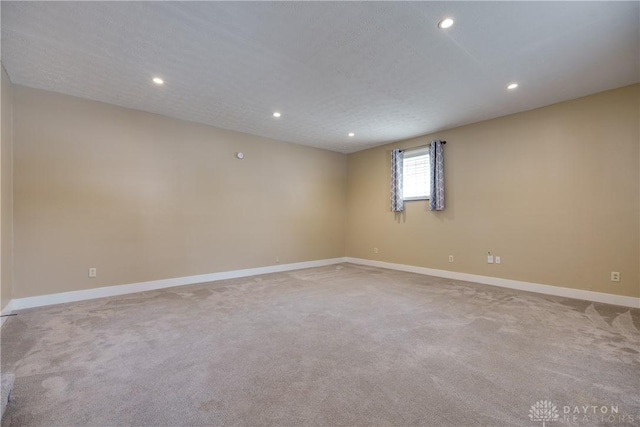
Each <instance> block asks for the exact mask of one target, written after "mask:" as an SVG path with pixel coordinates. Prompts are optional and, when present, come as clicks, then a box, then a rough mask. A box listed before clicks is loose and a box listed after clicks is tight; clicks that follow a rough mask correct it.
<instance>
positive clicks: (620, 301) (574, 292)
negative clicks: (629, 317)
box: [346, 257, 640, 308]
mask: <svg viewBox="0 0 640 427" xmlns="http://www.w3.org/2000/svg"><path fill="white" fill-rule="evenodd" d="M346 262H350V263H353V264H360V265H367V266H370V267H380V268H388V269H391V270H399V271H407V272H409V273H418V274H425V275H428V276H436V277H444V278H446V279H456V280H464V281H467V282H476V283H482V284H485V285H492V286H500V287H502V288H509V289H518V290H521V291H528V292H535V293H538V294H547V295H555V296H559V297H566V298H574V299H581V300H586V301H593V302H601V303H605V304H613V305H621V306H625V307H632V308H640V298H634V297H627V296H623V295H614V294H605V293H602V292H593V291H583V290H581V289H571V288H563V287H560V286H550V285H542V284H539V283H530V282H521V281H519V280H511V279H501V278H499V277H490V276H479V275H476V274H467V273H458V272H455V271H448V270H436V269H433V268H426V267H416V266H413V265H406V264H393V263H390V262H384V261H374V260H370V259H362V258H350V257H347V258H346Z"/></svg>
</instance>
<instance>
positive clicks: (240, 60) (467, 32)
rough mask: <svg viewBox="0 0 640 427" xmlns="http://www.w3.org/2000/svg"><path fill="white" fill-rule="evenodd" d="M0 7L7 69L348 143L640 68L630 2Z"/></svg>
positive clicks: (298, 136)
mask: <svg viewBox="0 0 640 427" xmlns="http://www.w3.org/2000/svg"><path fill="white" fill-rule="evenodd" d="M1 7H2V63H3V64H4V66H5V68H6V69H7V71H8V73H9V75H10V77H11V79H12V81H13V82H14V83H16V84H20V85H26V86H31V87H36V88H41V89H47V90H52V91H56V92H61V93H65V94H69V95H75V96H79V97H83V98H89V99H93V100H97V101H103V102H108V103H111V104H116V105H121V106H124V107H129V108H135V109H139V110H144V111H150V112H154V113H159V114H163V115H166V116H170V117H176V118H181V119H186V120H191V121H195V122H200V123H206V124H210V125H213V126H217V127H221V128H226V129H233V130H238V131H242V132H247V133H251V134H255V135H261V136H266V137H270V138H275V139H279V140H284V141H290V142H294V143H299V144H305V145H311V146H314V147H321V148H326V149H329V150H335V151H340V152H345V153H349V152H354V151H358V150H362V149H364V148H368V147H371V146H375V145H380V144H382V143H386V142H391V141H397V140H401V139H405V138H410V137H415V136H419V135H423V134H427V133H431V132H435V131H439V130H443V129H447V128H451V127H455V126H459V125H462V124H466V123H473V122H476V121H479V120H484V119H488V118H492V117H498V116H502V115H506V114H510V113H515V112H518V111H524V110H528V109H532V108H535V107H540V106H544V105H549V104H553V103H556V102H559V101H564V100H568V99H573V98H577V97H580V96H584V95H587V94H590V93H595V92H599V91H602V90H606V89H611V88H616V87H621V86H625V85H629V84H632V83H636V82H638V81H640V32H639V31H640V30H639V28H640V3H639V2H8V1H2V6H1ZM447 16H450V17H452V18H454V19H455V25H454V26H453V27H452V28H450V29H448V30H440V29H438V28H437V23H438V21H439V20H440V19H442V18H443V17H447ZM153 76H160V77H162V78H164V79H165V81H166V84H165V85H164V86H163V87H158V86H155V85H154V84H152V83H151V78H152V77H153ZM512 81H517V82H518V83H520V87H519V88H518V89H516V90H515V91H507V90H506V89H505V86H506V85H507V84H508V83H510V82H512ZM274 111H280V112H281V113H282V117H281V118H280V119H274V118H273V117H272V113H273V112H274ZM348 132H355V133H356V136H355V137H354V138H349V137H348V136H347V133H348Z"/></svg>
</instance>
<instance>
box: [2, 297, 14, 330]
mask: <svg viewBox="0 0 640 427" xmlns="http://www.w3.org/2000/svg"><path fill="white" fill-rule="evenodd" d="M11 313H13V300H10V301H9V302H8V303H7V305H5V306H4V308H3V309H2V311H0V315H2V316H6V315H7V314H11ZM7 319H8V317H0V327H2V325H4V322H6V321H7Z"/></svg>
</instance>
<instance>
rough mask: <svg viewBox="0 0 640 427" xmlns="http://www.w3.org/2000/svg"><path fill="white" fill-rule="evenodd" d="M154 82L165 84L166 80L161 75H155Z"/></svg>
mask: <svg viewBox="0 0 640 427" xmlns="http://www.w3.org/2000/svg"><path fill="white" fill-rule="evenodd" d="M153 82H154V83H155V84H157V85H163V84H164V80H162V79H161V78H160V77H154V78H153Z"/></svg>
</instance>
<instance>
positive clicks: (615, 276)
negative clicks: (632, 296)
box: [611, 271, 620, 282]
mask: <svg viewBox="0 0 640 427" xmlns="http://www.w3.org/2000/svg"><path fill="white" fill-rule="evenodd" d="M611 281H612V282H619V281H620V272H619V271H612V272H611Z"/></svg>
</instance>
